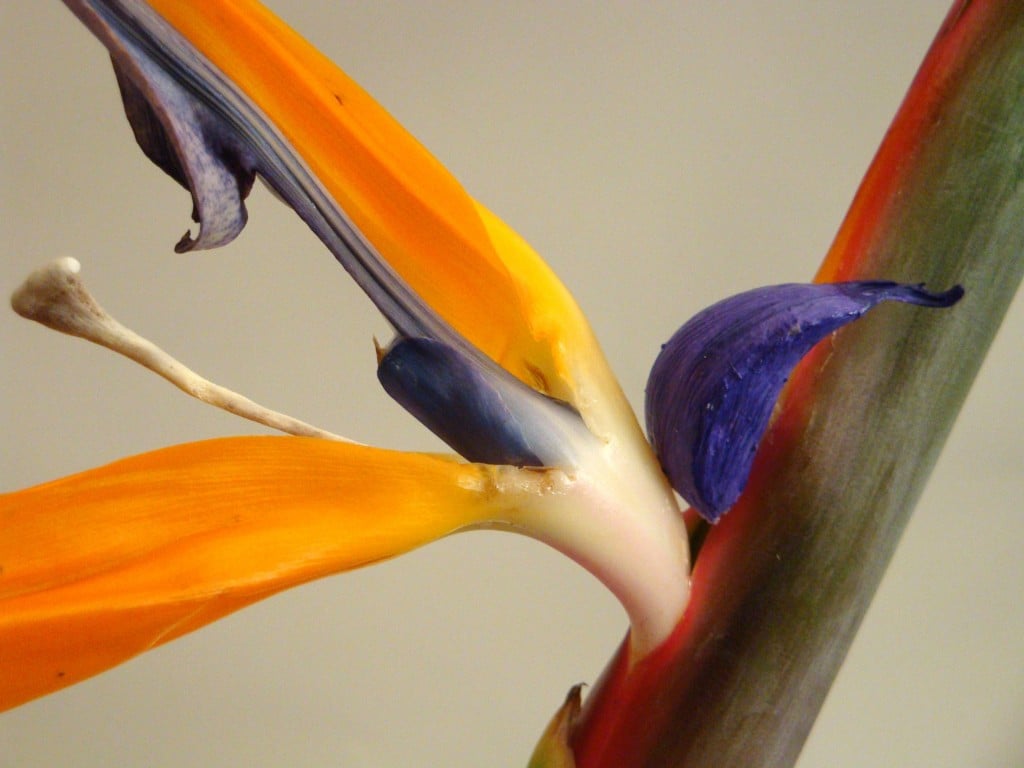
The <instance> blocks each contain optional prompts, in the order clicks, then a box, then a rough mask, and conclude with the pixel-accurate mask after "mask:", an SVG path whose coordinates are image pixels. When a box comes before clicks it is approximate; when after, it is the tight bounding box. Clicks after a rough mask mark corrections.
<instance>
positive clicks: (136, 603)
mask: <svg viewBox="0 0 1024 768" xmlns="http://www.w3.org/2000/svg"><path fill="white" fill-rule="evenodd" d="M491 471H492V470H490V469H489V468H487V467H482V466H478V465H471V464H462V463H459V462H456V461H454V460H449V459H445V458H441V457H433V456H427V455H421V454H409V453H400V452H393V451H384V450H379V449H374V448H366V447H363V446H355V445H349V444H343V443H336V442H331V441H326V440H318V439H312V438H289V437H284V438H275V437H250V438H226V439H220V440H210V441H204V442H199V443H188V444H185V445H179V446H174V447H171V448H166V449H163V450H159V451H154V452H152V453H146V454H143V455H140V456H135V457H132V458H129V459H124V460H122V461H118V462H116V463H113V464H110V465H107V466H105V467H100V468H98V469H93V470H90V471H87V472H83V473H81V474H78V475H73V476H70V477H67V478H64V479H61V480H56V481H54V482H51V483H47V484H45V485H40V486H36V487H34V488H29V489H26V490H23V491H18V492H15V493H8V494H3V495H0V531H2V536H0V710H3V709H6V708H9V707H12V706H16V705H17V704H20V703H23V702H25V701H28V700H29V699H32V698H35V697H37V696H41V695H44V694H46V693H49V692H52V691H55V690H57V689H59V688H62V687H64V686H67V685H70V684H72V683H75V682H79V681H81V680H83V679H85V678H87V677H90V676H91V675H94V674H96V673H98V672H101V671H103V670H104V669H107V668H109V667H112V666H114V665H116V664H119V663H121V662H123V661H125V660H127V659H129V658H131V657H132V656H135V655H137V654H139V653H142V652H143V651H146V650H148V649H149V648H152V647H153V646H156V645H158V644H160V643H163V642H166V641H168V640H171V639H173V638H175V637H178V636H180V635H182V634H184V633H186V632H190V631H192V630H194V629H197V628H199V627H201V626H203V625H204V624H207V623H209V622H211V621H214V620H216V619H218V618H221V617H222V616H224V615H226V614H228V613H230V612H232V611H235V610H237V609H239V608H241V607H243V606H245V605H248V604H249V603H252V602H255V601H256V600H259V599H261V598H264V597H267V596H269V595H271V594H273V593H275V592H278V591H280V590H282V589H285V588H287V587H290V586H293V585H296V584H299V583H302V582H305V581H309V580H311V579H315V578H319V577H321V576H325V575H328V574H332V573H336V572H339V571H344V570H348V569H351V568H357V567H359V566H362V565H366V564H369V563H372V562H375V561H378V560H382V559H385V558H388V557H392V556H394V555H397V554H400V553H402V552H405V551H407V550H409V549H412V548H414V547H417V546H419V545H421V544H424V543H426V542H429V541H431V540H434V539H437V538H439V537H441V536H444V535H446V534H448V533H451V532H453V531H456V530H458V529H460V528H463V527H466V526H467V525H472V524H473V523H477V522H480V521H482V520H486V519H491V518H500V517H501V513H502V510H501V509H500V506H501V505H502V504H506V503H507V502H506V501H504V500H503V498H502V496H501V495H500V494H496V493H494V492H493V483H492V482H491V476H490V472H491Z"/></svg>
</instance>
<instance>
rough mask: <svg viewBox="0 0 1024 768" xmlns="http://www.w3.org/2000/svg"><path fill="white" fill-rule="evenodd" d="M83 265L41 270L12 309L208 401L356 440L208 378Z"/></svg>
mask: <svg viewBox="0 0 1024 768" xmlns="http://www.w3.org/2000/svg"><path fill="white" fill-rule="evenodd" d="M81 268H82V267H81V264H79V263H78V261H77V260H76V259H73V258H70V257H64V258H61V259H57V260H56V261H53V262H50V263H49V264H47V265H46V266H44V267H41V268H39V269H37V270H36V271H35V272H33V273H32V274H31V275H29V276H28V278H27V279H26V280H25V282H24V283H22V285H21V287H20V288H18V290H16V291H15V292H14V294H13V295H12V296H11V307H12V308H13V309H14V311H15V312H17V313H18V314H19V315H21V316H22V317H25V318H28V319H29V320H35V321H36V322H37V323H41V324H43V325H45V326H47V327H48V328H52V329H53V330H55V331H60V332H61V333H66V334H69V335H71V336H78V337H79V338H83V339H86V340H88V341H91V342H93V343H94V344H99V345H100V346H102V347H106V348H107V349H110V350H112V351H114V352H117V353H118V354H120V355H124V356H125V357H127V358H128V359H130V360H133V361H135V362H136V363H138V364H139V365H141V366H143V367H144V368H148V369H149V370H151V371H153V373H156V374H158V375H160V376H162V377H163V378H165V379H167V381H169V382H171V383H172V384H173V385H174V386H176V387H177V388H178V389H180V390H181V391H182V392H185V393H186V394H188V395H191V396H192V397H194V398H196V399H197V400H201V401H202V402H204V403H207V404H208V405H212V406H214V407H216V408H220V409H222V410H225V411H228V412H229V413H233V414H235V415H237V416H241V417H242V418H245V419H249V420H251V421H255V422H257V423H258V424H263V425H264V426H267V427H270V428H271V429H276V430H278V431H280V432H285V433H287V434H290V435H298V436H303V437H320V438H325V439H328V440H338V441H341V442H346V443H348V442H352V441H351V440H347V439H346V438H344V437H340V436H339V435H335V434H333V433H331V432H327V431H325V430H322V429H319V428H318V427H314V426H312V425H310V424H306V423H305V422H303V421H299V420H298V419H294V418H292V417H291V416H287V415H285V414H283V413H278V412H277V411H272V410H270V409H269V408H265V407H263V406H262V405H260V404H259V403H254V402H253V401H252V400H250V399H249V398H247V397H244V396H242V395H240V394H238V393H237V392H234V391H232V390H230V389H227V388H226V387H222V386H220V385H219V384H215V383H213V382H212V381H209V380H208V379H205V378H203V377H202V376H200V375H199V374H197V373H196V372H195V371H193V370H191V369H190V368H188V367H187V366H185V365H184V364H182V363H181V362H180V361H178V360H176V359H175V358H174V357H172V356H171V355H169V354H167V353H166V352H164V351H163V350H162V349H160V348H159V347H158V346H156V345H155V344H153V342H151V341H149V340H148V339H145V338H143V337H142V336H139V335H138V334H137V333H135V332H134V331H132V330H131V329H130V328H126V327H125V326H123V325H121V323H119V322H118V321H117V320H115V319H114V318H113V317H111V316H110V315H109V314H107V312H106V311H105V310H104V309H103V308H102V307H101V306H100V305H99V304H98V303H97V302H96V300H95V299H94V298H93V297H92V295H91V294H90V293H89V291H88V290H86V288H85V285H84V284H83V283H82V280H81V278H80V277H79V272H80V271H81Z"/></svg>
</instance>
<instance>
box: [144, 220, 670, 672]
mask: <svg viewBox="0 0 1024 768" xmlns="http://www.w3.org/2000/svg"><path fill="white" fill-rule="evenodd" d="M484 215H485V216H486V214H484ZM531 287H533V286H531ZM499 304H500V302H499ZM494 306H496V305H493V304H492V305H489V307H488V309H492V308H493V307H494ZM410 314H415V313H410ZM556 314H557V316H558V317H559V318H560V319H563V320H564V318H566V317H571V315H572V308H571V305H565V306H563V307H561V308H560V309H559V311H558V312H557V313H556ZM392 320H393V321H394V320H395V317H392ZM484 320H486V319H484ZM484 320H481V318H475V319H474V320H473V321H472V322H469V323H468V324H467V325H466V327H474V328H479V327H482V326H484V325H485V324H486V323H485V322H484ZM401 322H402V320H401V319H399V320H397V321H396V324H398V325H400V324H401ZM411 322H414V323H418V322H420V319H417V318H416V317H413V318H412V320H411ZM431 338H432V337H431ZM445 338H447V337H445ZM480 346H486V344H485V343H484V342H480ZM570 346H571V345H570ZM401 349H404V348H403V347H398V348H397V349H396V348H392V349H391V350H390V351H389V352H388V353H387V354H386V355H385V356H384V358H383V359H384V362H385V367H384V368H383V371H384V377H385V384H386V386H387V383H388V381H389V379H388V378H387V372H388V371H389V370H390V369H389V368H387V365H386V364H387V363H388V362H389V361H390V362H405V361H406V359H411V360H413V361H414V362H415V361H418V360H419V359H420V358H416V357H410V358H405V357H402V356H399V355H398V354H397V352H398V351H399V350H401ZM432 351H433V350H432V348H427V349H423V348H413V349H412V352H411V353H410V354H420V355H428V354H429V353H431V352H432ZM423 359H425V360H426V363H423V364H422V365H425V366H429V365H431V364H432V362H431V360H432V359H431V358H429V357H424V358H423ZM444 362H445V370H449V371H450V370H452V369H453V368H455V369H456V370H458V369H459V365H460V363H459V360H458V358H451V357H445V358H444ZM545 363H547V364H548V365H549V366H550V363H549V361H545V360H540V361H539V362H538V359H534V360H532V361H529V360H528V364H527V365H526V366H525V367H524V369H523V370H521V371H519V373H520V378H523V379H529V380H530V383H531V385H532V386H534V387H537V388H540V389H547V388H548V387H550V386H552V380H555V383H554V385H553V386H554V387H556V388H557V386H558V382H557V377H558V372H559V371H560V370H562V369H558V368H557V366H555V367H553V368H552V367H548V368H545ZM417 364H420V363H417ZM478 369H479V366H477V367H473V366H469V367H468V368H467V370H469V371H470V373H473V372H475V371H477V370H478ZM552 371H554V372H555V375H552ZM498 375H500V372H499V374H498ZM390 381H391V384H392V388H393V389H394V388H395V386H394V381H395V380H394V379H392V380H390ZM400 384H401V381H399V385H400ZM398 389H399V399H401V396H402V395H401V387H400V386H399V387H398ZM571 389H572V388H571V387H569V388H568V389H563V390H562V391H561V392H558V391H557V389H556V390H555V392H557V394H560V395H562V397H558V398H557V399H559V400H568V401H569V402H570V404H572V403H573V400H572V397H571ZM567 392H569V395H567V394H566V393H567ZM549 393H550V392H549ZM612 394H613V395H614V393H612ZM613 399H614V397H608V398H603V400H613ZM582 402H583V401H582V400H580V401H577V402H576V403H575V405H576V406H577V407H576V410H577V411H579V412H581V413H582V412H585V411H586V408H585V407H584V406H583V405H581V403H582ZM411 405H412V406H413V409H414V410H415V408H416V406H417V403H416V402H413V403H411ZM427 405H428V406H429V405H430V403H428V404H427ZM545 407H547V406H545ZM551 414H552V415H551V416H550V417H549V418H548V419H546V420H545V423H552V422H553V423H558V420H559V418H561V417H562V415H563V413H562V411H558V410H555V411H552V412H551ZM421 415H422V416H423V417H424V418H425V419H426V420H428V421H429V420H430V418H431V413H430V411H429V408H427V412H426V413H423V412H422V410H421ZM513 415H514V414H513ZM527 421H528V420H527ZM434 427H435V428H439V429H440V431H442V432H443V431H444V427H443V425H441V426H440V427H438V424H436V423H435V424H434ZM574 429H575V427H574V426H572V425H571V424H570V426H567V427H565V429H564V431H562V432H560V433H559V435H558V436H557V437H556V439H554V440H553V441H552V443H553V444H555V445H556V446H562V445H564V444H566V443H571V442H572V438H571V435H572V434H574V432H573V431H572V430H574ZM567 435H568V437H567ZM448 437H449V440H450V442H452V443H453V446H454V447H456V448H458V449H459V450H460V452H462V453H463V454H464V455H467V456H468V457H469V458H477V459H480V460H484V461H492V462H493V461H500V460H502V459H508V458H509V457H507V456H504V455H499V456H492V455H480V456H474V455H473V451H475V450H477V443H476V442H474V441H475V440H476V437H475V436H474V435H473V434H471V435H469V436H468V437H467V436H464V435H461V434H455V435H451V434H449V435H448ZM545 439H546V437H545V436H544V435H541V436H540V437H536V438H531V437H529V436H528V437H527V439H526V442H527V443H528V445H527V448H526V450H527V452H528V455H527V456H526V457H525V458H524V457H523V456H522V455H520V454H516V455H514V456H512V457H511V460H509V461H508V463H510V464H522V465H533V464H540V463H544V464H550V463H557V462H553V461H547V460H544V458H545V457H541V456H537V455H536V454H537V453H538V451H540V450H542V449H537V448H536V447H535V446H536V445H538V444H539V445H541V446H546V445H549V443H545ZM531 440H533V442H530V441H531ZM460 441H462V442H460ZM467 441H468V442H467ZM500 442H501V441H499V443H500ZM512 443H513V449H512V450H513V451H522V450H523V447H522V444H521V443H518V444H517V443H515V440H512ZM499 447H500V448H501V450H506V444H505V443H501V445H500V446H499ZM345 450H348V449H345ZM552 450H555V451H556V452H557V450H558V448H557V447H556V448H553V449H552ZM352 455H355V454H352ZM536 458H540V459H542V460H541V461H535V459H536ZM396 460H397V457H396V456H395V455H394V454H389V455H388V461H389V462H391V465H390V466H389V476H391V472H392V471H393V470H392V467H393V466H394V462H395V461H396ZM217 471H218V473H220V472H223V471H224V470H223V469H222V468H219V469H218V470H217ZM146 472H147V475H151V471H150V470H149V469H148V468H147V470H146ZM512 474H513V475H516V473H512ZM670 474H671V472H670ZM516 476H517V477H518V475H516ZM528 479H529V480H530V481H532V480H533V479H534V478H533V477H532V475H531V476H530V477H529V478H528ZM474 482H480V479H479V478H477V479H476V480H475V481H474ZM486 482H487V483H491V482H492V478H490V477H488V478H486ZM500 482H504V480H503V479H499V484H500ZM461 485H462V486H464V485H465V482H462V483H461ZM417 487H419V484H418V483H417ZM531 488H532V486H531ZM391 490H392V491H393V490H395V489H393V488H392V489H391ZM133 492H135V491H133ZM398 495H399V496H400V497H401V498H409V497H410V494H409V493H408V492H401V493H399V494H398ZM446 502H447V504H450V500H446ZM303 504H304V505H307V506H309V505H311V504H312V501H311V499H310V498H309V496H308V494H307V495H306V496H305V498H304V499H303ZM488 514H489V515H491V514H493V512H489V513H488ZM548 517H549V516H548V515H546V514H545V516H544V519H543V520H542V521H541V522H542V523H546V522H548ZM493 522H494V521H493V519H492V518H491V517H488V518H487V524H488V525H490V524H492V523H493ZM503 524H509V523H508V521H507V520H505V521H503ZM444 525H450V523H447V522H443V523H442V526H444ZM434 530H435V531H436V529H434ZM534 533H535V534H536V531H534ZM416 535H422V534H416ZM545 535H546V536H548V540H549V541H551V542H552V543H555V544H556V546H561V547H562V548H564V549H571V547H572V546H573V544H572V542H569V543H566V542H565V541H561V542H560V541H558V540H557V538H556V537H557V535H558V532H555V533H548V534H542V535H541V537H542V538H544V537H545ZM659 538H660V537H659ZM665 538H668V537H665ZM218 546H220V545H218ZM221 553H222V550H221ZM576 554H577V555H579V553H578V552H577V553H576ZM362 556H363V555H360V557H362ZM374 556H376V555H371V557H374ZM587 556H588V555H586V554H585V555H584V559H585V558H586V557H587ZM189 557H190V559H191V558H193V557H195V552H190V554H189ZM590 565H591V566H593V567H595V568H596V570H598V571H600V567H597V566H594V563H593V562H592V561H591V562H590ZM605 575H606V576H607V574H605ZM650 583H651V582H650V581H649V580H648V579H644V581H643V583H642V584H641V585H640V586H641V587H643V586H649V585H650ZM619 586H620V588H622V585H621V584H619ZM641 591H642V590H641ZM620 597H622V593H621V592H620ZM634 597H635V596H634ZM624 602H626V603H627V608H629V607H630V605H629V598H627V599H626V600H624ZM632 608H633V609H634V610H633V614H634V618H635V617H636V615H637V612H640V613H643V609H641V608H638V607H637V606H636V605H635V604H634V605H633V606H632ZM643 615H644V616H645V619H644V621H641V622H639V623H637V622H634V626H635V627H638V628H640V629H641V630H643V629H645V628H646V625H645V623H644V622H645V621H647V619H649V615H648V614H643ZM654 634H655V638H654V639H648V640H647V641H644V642H649V644H650V646H653V645H655V644H656V643H657V634H658V633H657V632H656V631H655V632H654ZM642 636H643V635H642V632H640V633H634V637H642ZM644 642H641V651H638V652H642V649H643V648H644V647H645V646H644Z"/></svg>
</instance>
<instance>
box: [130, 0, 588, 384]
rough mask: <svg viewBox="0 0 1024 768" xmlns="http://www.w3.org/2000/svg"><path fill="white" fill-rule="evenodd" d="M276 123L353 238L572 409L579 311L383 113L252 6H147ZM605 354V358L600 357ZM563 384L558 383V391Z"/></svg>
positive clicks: (584, 333)
mask: <svg viewBox="0 0 1024 768" xmlns="http://www.w3.org/2000/svg"><path fill="white" fill-rule="evenodd" d="M149 4H150V5H151V6H152V7H153V8H154V9H155V10H156V11H157V12H158V13H159V14H160V15H161V16H163V17H164V18H165V19H166V20H167V21H168V22H169V23H170V24H171V25H172V26H173V27H174V28H175V29H176V30H177V31H178V32H179V33H180V34H181V35H182V36H184V37H185V38H186V39H187V40H188V41H189V42H190V43H191V44H192V45H193V46H194V47H195V48H196V49H198V50H199V51H200V52H201V53H202V54H203V55H204V56H205V57H206V58H207V59H209V60H210V61H211V62H212V63H213V64H214V65H215V66H216V67H217V68H218V69H220V70H221V71H222V72H223V73H224V74H225V75H226V77H227V79H228V80H230V81H231V82H232V83H234V85H235V86H236V87H238V88H239V89H240V90H241V91H242V92H244V93H245V94H246V95H247V96H248V97H249V99H251V100H252V102H253V103H255V104H256V105H257V106H258V107H259V108H260V109H261V110H262V111H263V112H264V114H265V115H266V116H267V117H268V118H269V119H270V120H271V122H273V123H274V124H275V125H276V126H277V128H278V129H279V130H280V131H281V132H282V134H283V135H284V136H285V137H286V138H287V140H288V142H289V143H290V144H291V145H292V147H293V148H294V149H295V150H296V151H297V152H298V154H299V155H300V156H301V157H302V158H303V160H304V161H305V162H306V163H307V165H308V166H309V167H310V169H311V170H312V172H313V174H314V175H315V176H316V177H317V178H318V179H319V180H320V182H321V183H322V184H323V185H324V186H325V188H326V189H327V190H328V191H329V193H330V194H331V195H332V197H333V198H334V199H335V201H336V202H337V203H338V205H339V206H340V207H341V208H342V209H343V210H344V211H345V212H346V214H347V215H348V216H349V218H350V219H351V220H352V221H353V223H354V224H355V225H356V227H357V228H358V229H359V230H360V231H361V232H362V233H363V234H364V235H365V236H366V237H367V239H368V240H369V241H370V242H371V243H372V244H373V245H374V246H375V247H376V248H377V250H378V251H379V252H380V253H381V255H382V256H383V258H384V259H385V260H386V261H387V262H388V263H389V264H390V265H391V266H392V268H394V269H395V270H396V271H397V272H398V273H399V274H400V275H401V276H402V278H404V280H405V281H406V282H407V283H408V284H409V285H410V286H411V288H412V289H413V290H414V291H415V292H416V293H418V294H419V295H420V296H421V297H422V298H423V299H424V300H425V301H426V302H427V303H428V304H429V305H430V306H431V307H433V308H434V310H435V311H436V312H438V314H440V315H441V316H442V317H443V318H444V319H445V320H447V321H448V322H449V323H450V324H451V325H452V326H453V327H454V328H455V329H456V330H457V331H459V332H460V333H461V334H462V335H464V336H465V337H466V338H467V339H468V340H469V341H470V342H471V343H472V344H473V345H475V346H476V347H478V348H479V349H481V350H482V351H483V352H484V353H486V354H487V355H488V356H490V357H491V358H492V359H494V360H495V361H497V362H498V363H499V364H500V365H502V366H503V367H505V368H506V369H508V370H509V371H510V372H511V373H513V374H514V375H515V376H517V377H518V378H520V379H522V380H523V381H525V382H526V383H528V384H531V385H532V386H539V387H541V388H543V387H544V386H545V384H547V385H550V386H551V387H552V389H551V390H547V391H549V393H550V394H554V395H555V396H557V397H560V398H563V399H567V400H570V401H575V400H576V398H575V396H574V393H575V389H574V385H573V383H572V382H571V381H566V379H568V378H570V377H571V373H570V371H569V366H566V365H564V364H563V363H561V362H559V360H558V359H557V358H560V357H564V355H565V354H566V351H567V350H571V349H572V348H573V345H574V344H576V343H578V342H580V341H581V340H585V341H586V343H587V345H589V346H588V347H587V348H586V349H584V350H582V352H583V353H585V354H593V353H597V350H596V346H594V345H593V341H592V339H591V337H590V334H589V330H588V329H587V324H586V321H585V319H584V318H583V316H582V314H581V313H580V312H579V310H578V309H577V308H576V305H575V302H574V301H573V299H572V298H571V296H570V295H569V294H568V292H567V291H566V290H565V288H564V287H563V286H562V284H561V283H560V282H559V280H558V279H557V278H556V277H555V276H554V274H553V273H552V272H551V271H550V270H548V269H547V267H546V266H545V265H544V263H543V261H542V260H541V259H540V258H539V257H538V256H537V255H536V253H534V252H533V251H532V250H531V249H530V248H529V247H528V246H526V244H525V243H523V242H522V241H519V243H518V244H517V245H515V246H514V247H513V248H511V249H509V247H508V243H507V238H506V237H505V235H504V233H501V234H499V240H500V241H499V242H496V241H495V240H494V239H493V238H494V235H495V230H496V229H502V230H507V228H506V227H504V225H503V224H501V222H499V221H497V220H496V219H495V218H494V217H493V215H492V214H485V218H486V221H485V220H484V219H483V218H482V216H481V211H480V210H479V209H478V207H477V204H476V202H475V201H474V200H473V199H472V198H470V197H469V195H468V194H467V193H466V192H465V190H464V189H463V188H462V187H461V185H460V184H459V183H458V182H457V181H456V180H455V178H454V177H453V176H452V175H451V174H450V173H448V171H447V170H445V169H444V167H443V166H442V165H441V164H440V163H439V162H438V161H437V160H436V159H435V158H434V157H433V156H432V155H431V154H430V153H429V152H428V151H427V150H426V149H424V148H423V146H422V145H420V143H419V142H418V141H417V140H416V139H415V138H413V137H412V136H411V135H410V134H409V133H408V132H407V131H406V130H405V129H404V128H402V126H401V125H400V124H399V123H398V122H397V121H395V120H394V119H393V118H392V117H391V116H390V115H389V114H388V113H387V112H386V111H385V110H384V109H383V108H382V107H381V106H380V105H379V104H377V102H375V101H374V100H373V99H372V98H371V97H370V96H369V95H368V94H367V93H366V92H365V91H363V90H362V88H360V87H359V86H358V85H357V84H356V83H355V82H353V81H352V80H351V79H350V78H349V77H348V76H347V75H345V74H344V73H343V72H342V71H341V70H340V69H338V68H337V67H336V66H335V65H334V64H333V63H331V61H330V60H328V59H327V58H326V57H324V56H323V55H322V54H320V53H319V52H318V51H317V50H316V49H315V48H313V47H312V46H311V45H310V44H309V43H307V42H306V41H305V40H303V39H302V38H301V37H300V36H299V35H298V34H296V33H295V32H294V31H293V30H291V29H290V28H289V27H288V26H286V25H285V24H284V23H283V22H282V21H281V20H280V19H278V18H277V17H275V16H274V15H273V14H272V13H271V12H270V11H269V10H267V9H266V8H264V7H263V6H261V5H260V4H259V3H257V2H253V0H231V2H227V1H226V0H202V2H200V1H199V0H151V1H150V3H149ZM597 354H599V353H597ZM559 382H561V385H560V384H559Z"/></svg>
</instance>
